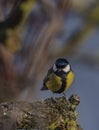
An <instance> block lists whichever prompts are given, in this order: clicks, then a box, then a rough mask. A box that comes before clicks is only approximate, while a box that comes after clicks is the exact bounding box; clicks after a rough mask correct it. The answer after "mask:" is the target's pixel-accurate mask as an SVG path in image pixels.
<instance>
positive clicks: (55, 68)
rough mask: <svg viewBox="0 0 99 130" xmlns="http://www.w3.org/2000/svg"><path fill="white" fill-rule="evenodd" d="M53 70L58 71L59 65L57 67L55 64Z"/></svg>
mask: <svg viewBox="0 0 99 130" xmlns="http://www.w3.org/2000/svg"><path fill="white" fill-rule="evenodd" d="M53 71H54V72H56V71H57V67H56V65H55V64H54V65H53Z"/></svg>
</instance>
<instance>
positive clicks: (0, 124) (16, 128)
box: [0, 95, 82, 130]
mask: <svg viewBox="0 0 99 130" xmlns="http://www.w3.org/2000/svg"><path fill="white" fill-rule="evenodd" d="M79 102H80V100H79V97H78V96H77V95H72V96H71V97H70V98H69V100H68V101H67V100H66V99H65V98H64V97H61V98H56V99H55V100H53V99H52V98H49V99H46V100H43V101H36V102H33V103H27V102H10V103H2V104H0V129H2V130H6V129H7V130H23V129H27V130H32V129H39V130H47V129H48V130H82V129H81V128H80V126H79V124H78V123H77V118H78V114H77V112H76V107H77V105H78V104H79Z"/></svg>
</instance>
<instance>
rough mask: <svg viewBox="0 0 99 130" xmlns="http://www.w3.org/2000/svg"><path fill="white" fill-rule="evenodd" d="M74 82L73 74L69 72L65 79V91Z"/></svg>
mask: <svg viewBox="0 0 99 130" xmlns="http://www.w3.org/2000/svg"><path fill="white" fill-rule="evenodd" d="M73 81H74V73H73V72H72V71H70V72H69V73H68V75H67V77H66V90H67V89H68V88H69V87H70V86H71V84H72V82H73Z"/></svg>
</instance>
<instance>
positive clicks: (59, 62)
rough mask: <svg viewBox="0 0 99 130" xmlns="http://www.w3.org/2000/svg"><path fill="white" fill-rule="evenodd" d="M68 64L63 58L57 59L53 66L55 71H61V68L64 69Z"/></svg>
mask: <svg viewBox="0 0 99 130" xmlns="http://www.w3.org/2000/svg"><path fill="white" fill-rule="evenodd" d="M68 64H69V63H68V61H67V60H66V59H64V58H59V59H57V60H56V62H55V65H56V67H57V69H63V68H65V67H66V66H67V65H68Z"/></svg>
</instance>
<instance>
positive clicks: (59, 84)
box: [41, 58, 74, 97]
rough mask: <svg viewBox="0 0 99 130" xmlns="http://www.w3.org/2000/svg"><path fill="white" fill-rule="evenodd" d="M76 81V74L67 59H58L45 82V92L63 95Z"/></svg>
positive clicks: (43, 88)
mask: <svg viewBox="0 0 99 130" xmlns="http://www.w3.org/2000/svg"><path fill="white" fill-rule="evenodd" d="M73 81H74V72H73V70H72V68H71V65H70V64H69V62H68V61H67V59H65V58H58V59H56V61H55V63H54V64H53V65H52V67H51V68H50V69H49V70H48V72H47V75H46V76H45V78H44V80H43V87H42V88H41V91H43V90H50V91H52V93H53V94H54V93H57V94H60V93H63V94H64V96H65V97H66V95H65V91H67V90H68V89H69V87H70V86H71V85H72V83H73Z"/></svg>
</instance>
